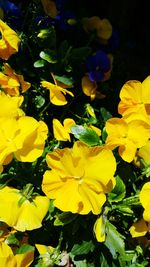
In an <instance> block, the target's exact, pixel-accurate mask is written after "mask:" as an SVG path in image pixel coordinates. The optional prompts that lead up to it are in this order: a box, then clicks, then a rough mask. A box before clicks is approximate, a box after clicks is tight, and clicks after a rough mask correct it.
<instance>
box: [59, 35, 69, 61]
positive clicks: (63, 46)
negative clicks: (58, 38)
mask: <svg viewBox="0 0 150 267" xmlns="http://www.w3.org/2000/svg"><path fill="white" fill-rule="evenodd" d="M68 48H69V44H68V42H67V40H64V41H62V43H61V44H60V47H59V49H58V55H59V58H61V59H63V58H64V57H65V55H66V53H67V51H68Z"/></svg>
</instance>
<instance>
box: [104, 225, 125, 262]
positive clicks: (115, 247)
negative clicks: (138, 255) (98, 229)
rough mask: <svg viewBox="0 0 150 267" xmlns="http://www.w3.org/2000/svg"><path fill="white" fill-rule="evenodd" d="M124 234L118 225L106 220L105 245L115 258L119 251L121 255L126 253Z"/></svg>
mask: <svg viewBox="0 0 150 267" xmlns="http://www.w3.org/2000/svg"><path fill="white" fill-rule="evenodd" d="M123 239H124V236H122V235H121V234H120V233H119V232H118V231H117V230H116V227H115V226H114V225H113V224H111V223H110V222H109V221H107V222H106V240H105V245H106V247H107V248H108V249H109V250H110V252H111V254H112V256H113V258H116V257H117V253H119V254H120V255H124V254H125V243H124V240H123Z"/></svg>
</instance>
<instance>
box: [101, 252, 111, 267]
mask: <svg viewBox="0 0 150 267" xmlns="http://www.w3.org/2000/svg"><path fill="white" fill-rule="evenodd" d="M100 266H101V267H109V264H108V262H107V259H106V258H105V256H104V255H103V254H102V253H101V256H100Z"/></svg>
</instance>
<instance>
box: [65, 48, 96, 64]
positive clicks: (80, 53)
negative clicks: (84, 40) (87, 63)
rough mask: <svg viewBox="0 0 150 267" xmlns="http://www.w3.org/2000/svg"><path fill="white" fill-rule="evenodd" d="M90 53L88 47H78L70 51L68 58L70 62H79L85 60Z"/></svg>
mask: <svg viewBox="0 0 150 267" xmlns="http://www.w3.org/2000/svg"><path fill="white" fill-rule="evenodd" d="M90 53H91V48H90V47H86V46H85V47H80V48H75V49H72V51H71V55H70V58H71V60H77V59H80V60H81V61H82V60H83V59H86V57H87V56H88V55H89V54H90Z"/></svg>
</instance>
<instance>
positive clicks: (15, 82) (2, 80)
mask: <svg viewBox="0 0 150 267" xmlns="http://www.w3.org/2000/svg"><path fill="white" fill-rule="evenodd" d="M0 86H1V89H2V90H3V91H4V92H5V93H6V94H9V95H11V96H19V95H20V91H21V92H22V93H24V92H26V91H27V90H28V89H29V88H30V87H31V84H30V83H29V82H25V81H24V78H23V76H22V75H19V74H16V73H15V71H14V70H13V69H12V68H11V67H10V66H9V64H8V63H5V64H4V67H3V72H0Z"/></svg>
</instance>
